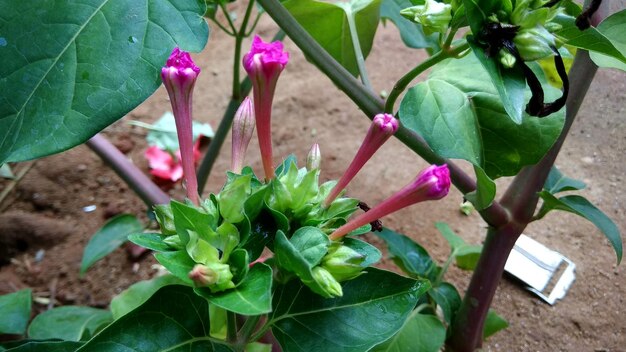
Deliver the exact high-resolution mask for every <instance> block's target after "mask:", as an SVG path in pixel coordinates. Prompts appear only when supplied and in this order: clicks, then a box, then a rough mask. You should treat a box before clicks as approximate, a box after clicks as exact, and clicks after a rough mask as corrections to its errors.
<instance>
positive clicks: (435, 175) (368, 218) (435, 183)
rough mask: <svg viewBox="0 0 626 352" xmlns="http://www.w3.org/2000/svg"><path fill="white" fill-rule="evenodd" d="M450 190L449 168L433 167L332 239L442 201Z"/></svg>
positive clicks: (334, 233)
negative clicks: (426, 203) (406, 210)
mask: <svg viewBox="0 0 626 352" xmlns="http://www.w3.org/2000/svg"><path fill="white" fill-rule="evenodd" d="M449 190H450V171H449V170H448V166H447V165H442V166H437V165H432V166H430V167H428V168H427V169H425V170H423V171H422V172H420V173H419V175H417V177H416V178H415V180H414V181H413V182H411V183H410V184H408V185H406V186H405V187H404V188H402V189H401V190H400V191H398V192H397V193H396V194H394V195H392V196H391V197H389V198H387V199H385V200H384V201H382V202H381V203H380V204H378V205H377V206H375V207H374V208H372V209H371V210H370V211H368V212H365V213H363V214H361V215H359V216H357V217H356V218H354V219H352V220H351V221H350V222H348V223H347V224H345V225H343V226H341V227H340V228H338V229H337V230H335V232H333V233H332V234H331V235H330V239H331V240H337V239H339V238H341V237H343V236H345V235H346V234H348V233H350V231H353V230H355V229H357V228H359V227H361V226H363V225H365V224H368V223H370V222H372V221H374V220H377V219H380V218H382V217H383V216H386V215H389V214H391V213H394V212H396V211H398V210H400V209H402V208H405V207H408V206H409V205H412V204H415V203H419V202H423V201H427V200H436V199H441V198H443V197H445V196H446V195H447V194H448V191H449Z"/></svg>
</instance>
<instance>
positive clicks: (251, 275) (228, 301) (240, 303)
mask: <svg viewBox="0 0 626 352" xmlns="http://www.w3.org/2000/svg"><path fill="white" fill-rule="evenodd" d="M196 292H197V293H198V294H199V295H201V296H202V297H205V298H206V299H207V300H208V301H209V303H211V304H213V305H216V306H218V307H220V308H223V309H226V310H229V311H231V312H235V313H237V314H243V315H260V314H267V313H269V312H271V311H272V296H271V294H272V268H270V267H269V266H267V265H266V264H263V263H257V264H254V265H253V266H252V268H250V271H249V272H248V275H246V278H245V279H244V280H243V281H242V282H241V284H240V285H239V286H237V287H236V288H234V289H232V290H227V291H222V292H218V293H211V291H210V290H208V289H205V288H196Z"/></svg>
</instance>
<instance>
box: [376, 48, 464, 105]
mask: <svg viewBox="0 0 626 352" xmlns="http://www.w3.org/2000/svg"><path fill="white" fill-rule="evenodd" d="M468 48H469V44H468V43H467V41H466V42H464V43H462V44H459V45H457V46H456V47H454V48H450V49H446V48H445V47H444V48H443V49H442V50H441V51H439V52H438V53H436V54H435V55H433V56H431V57H429V58H428V59H426V60H424V61H422V62H421V63H420V64H419V65H417V66H415V68H413V69H412V70H411V71H409V72H408V73H407V74H406V75H404V76H403V77H402V78H400V79H399V80H398V82H396V84H395V85H394V86H393V89H392V90H391V92H390V93H389V97H387V101H386V102H385V112H387V113H390V114H392V113H393V107H394V105H395V103H396V100H397V99H398V97H399V96H400V94H402V92H404V90H405V89H406V87H408V86H409V84H410V83H411V81H413V80H414V79H415V78H416V77H417V76H419V75H420V74H421V73H422V72H424V71H426V70H427V69H429V68H431V67H432V66H434V65H436V64H437V63H439V62H441V61H443V60H445V59H449V58H451V57H455V56H457V55H459V54H460V53H462V52H463V51H465V50H467V49H468Z"/></svg>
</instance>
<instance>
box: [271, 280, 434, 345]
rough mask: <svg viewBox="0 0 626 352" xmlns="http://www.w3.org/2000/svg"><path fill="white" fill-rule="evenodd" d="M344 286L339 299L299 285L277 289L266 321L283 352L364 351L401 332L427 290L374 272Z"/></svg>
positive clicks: (423, 285) (419, 284) (422, 285)
mask: <svg viewBox="0 0 626 352" xmlns="http://www.w3.org/2000/svg"><path fill="white" fill-rule="evenodd" d="M342 286H343V292H344V295H343V297H339V298H334V299H324V298H323V297H321V296H318V295H317V294H315V293H313V292H311V291H310V290H308V289H307V288H305V287H303V286H302V285H301V284H300V283H298V282H297V281H291V282H290V283H289V284H287V285H286V286H280V287H278V289H277V290H276V293H275V294H274V312H273V313H272V315H271V316H270V322H271V323H273V326H272V332H273V334H274V336H275V337H276V339H277V340H278V342H279V343H280V345H281V347H282V348H283V350H284V351H286V352H294V351H302V352H308V351H333V352H335V351H336V352H343V351H345V352H347V351H355V352H357V351H359V352H360V351H367V350H368V349H369V348H371V347H373V346H375V345H377V344H379V343H381V342H382V341H385V340H387V339H388V338H390V337H391V336H392V335H393V334H394V333H395V332H396V331H398V330H399V329H400V328H401V326H402V324H403V322H404V320H405V319H406V317H407V316H408V315H409V314H410V312H411V311H412V309H413V308H414V307H415V304H416V302H417V300H418V298H419V297H420V296H421V295H422V294H424V292H425V291H426V290H428V288H429V287H430V285H429V284H428V283H427V282H424V281H415V280H412V279H408V278H405V277H402V276H399V275H397V274H394V273H391V272H387V271H383V270H380V269H375V268H370V269H367V273H365V274H363V275H361V276H358V277H357V278H355V279H353V280H350V281H346V282H344V283H343V285H342ZM372 317H375V319H372ZM355 327H358V328H355Z"/></svg>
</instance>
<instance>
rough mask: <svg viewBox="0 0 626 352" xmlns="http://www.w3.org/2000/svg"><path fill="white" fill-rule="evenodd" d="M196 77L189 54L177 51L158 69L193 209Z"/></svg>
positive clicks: (195, 198) (195, 193) (195, 195)
mask: <svg viewBox="0 0 626 352" xmlns="http://www.w3.org/2000/svg"><path fill="white" fill-rule="evenodd" d="M199 74H200V68H199V67H198V66H196V65H195V64H194V62H193V60H192V59H191V56H189V53H188V52H185V51H181V50H180V49H178V48H174V50H173V51H172V54H171V55H170V57H169V58H168V59H167V62H166V65H165V67H163V68H162V69H161V78H162V79H163V84H164V85H165V88H166V89H167V93H168V94H169V96H170V102H171V103H172V110H173V111H174V120H175V122H176V133H177V134H178V144H179V145H180V156H181V162H182V165H183V177H184V180H185V187H186V190H187V198H189V199H190V200H191V201H192V202H193V204H195V205H198V203H199V200H198V181H197V179H196V169H195V160H194V153H193V131H192V117H191V106H192V103H191V102H192V99H191V98H192V95H193V87H194V85H195V84H196V78H198V75H199Z"/></svg>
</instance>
